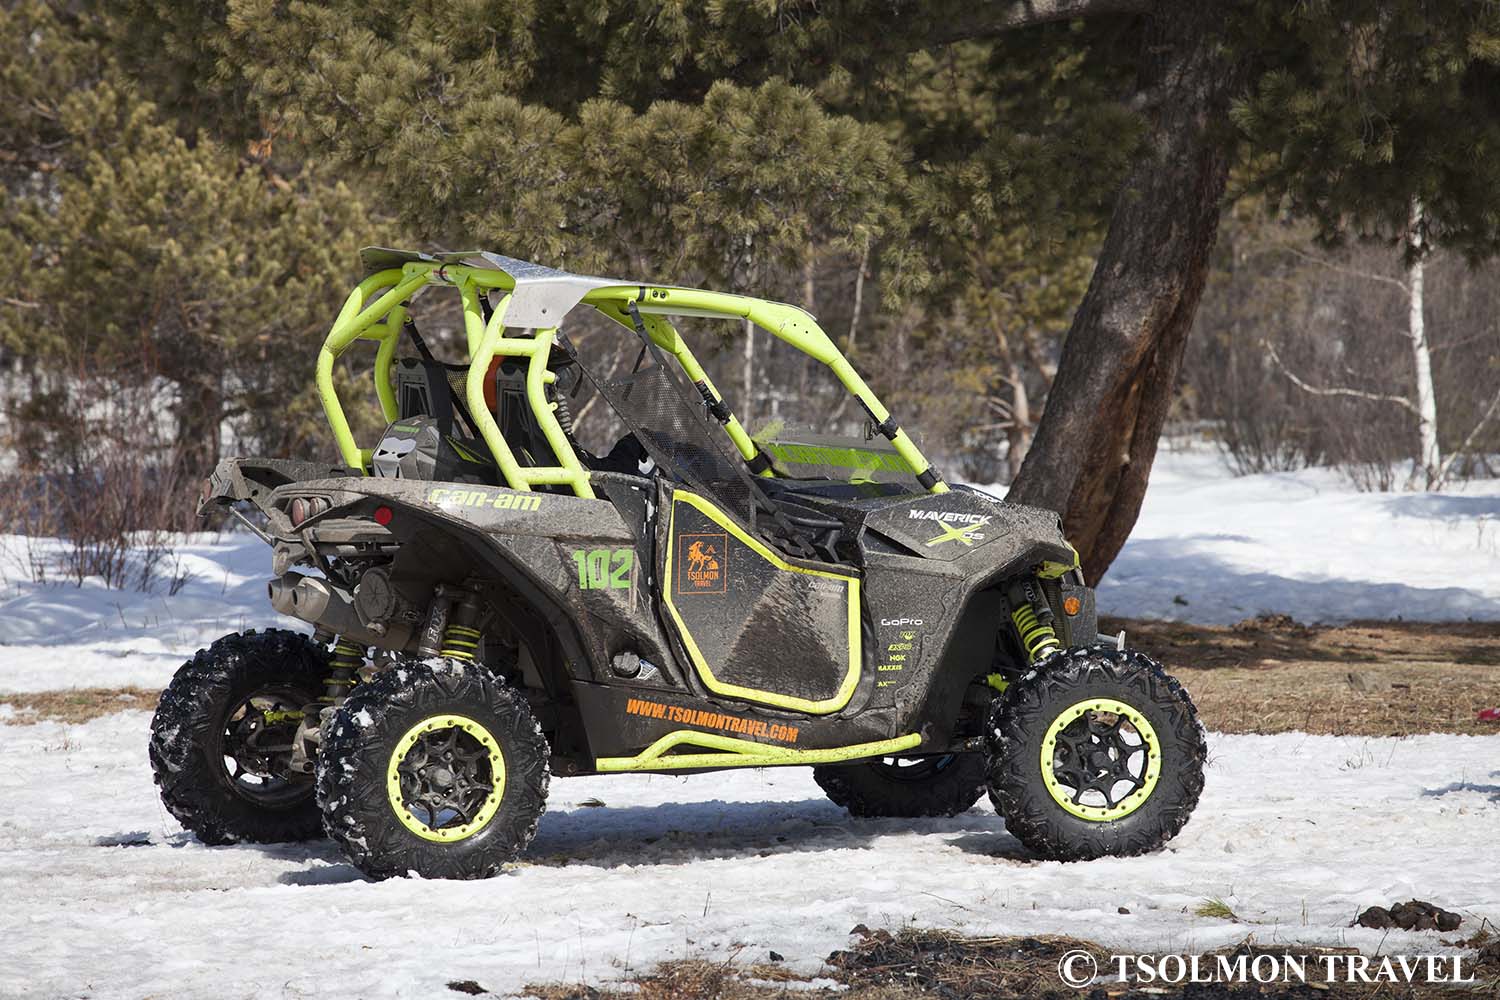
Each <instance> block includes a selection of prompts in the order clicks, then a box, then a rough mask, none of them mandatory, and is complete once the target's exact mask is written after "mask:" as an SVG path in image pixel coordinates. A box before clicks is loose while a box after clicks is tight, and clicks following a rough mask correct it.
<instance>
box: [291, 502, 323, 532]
mask: <svg viewBox="0 0 1500 1000" xmlns="http://www.w3.org/2000/svg"><path fill="white" fill-rule="evenodd" d="M330 506H331V504H329V502H328V501H327V500H326V499H324V498H323V497H297V498H295V499H294V500H292V505H291V507H289V508H287V516H288V517H289V518H291V521H292V527H294V528H297V527H301V526H302V522H304V521H306V520H308V519H309V518H314V517H317V516H318V515H319V514H321V513H323V512H324V511H325V510H327V509H328V508H329V507H330Z"/></svg>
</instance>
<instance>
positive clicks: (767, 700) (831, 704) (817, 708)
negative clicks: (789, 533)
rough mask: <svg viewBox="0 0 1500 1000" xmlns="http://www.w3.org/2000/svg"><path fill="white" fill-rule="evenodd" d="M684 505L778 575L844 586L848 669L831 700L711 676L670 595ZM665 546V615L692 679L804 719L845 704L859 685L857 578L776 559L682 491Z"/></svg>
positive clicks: (705, 503)
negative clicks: (685, 654)
mask: <svg viewBox="0 0 1500 1000" xmlns="http://www.w3.org/2000/svg"><path fill="white" fill-rule="evenodd" d="M679 501H680V502H682V503H685V504H687V505H688V506H690V507H693V508H695V509H697V510H698V511H699V512H700V513H702V514H703V515H704V516H705V517H707V518H708V519H709V520H710V521H713V522H714V523H715V524H717V525H718V526H719V527H721V528H723V529H724V530H725V531H727V532H729V533H730V534H732V535H734V537H736V538H738V539H739V540H740V541H742V542H744V543H745V544H746V545H747V546H749V547H750V548H751V549H752V550H754V551H755V553H756V554H757V555H759V556H760V557H761V558H762V559H765V560H766V561H767V562H769V563H770V564H771V565H773V566H775V567H776V568H777V569H779V570H784V571H786V572H790V573H803V574H806V575H807V576H821V577H827V578H828V579H830V580H841V581H843V582H844V583H846V584H847V590H848V594H849V601H848V609H849V614H848V618H849V620H848V625H847V627H848V641H849V669H848V670H847V671H846V672H845V674H844V679H843V682H842V683H840V684H839V688H838V690H837V691H835V692H834V694H833V696H832V697H831V698H824V699H822V700H821V701H812V700H810V699H807V698H797V697H794V696H792V695H788V694H779V693H777V692H775V691H762V690H759V689H757V688H748V687H741V686H740V685H738V684H730V683H728V682H727V681H721V680H719V679H718V678H717V677H715V676H714V672H713V668H712V667H711V666H710V665H709V663H708V660H707V659H706V658H705V657H704V656H703V651H702V650H700V649H699V648H698V643H697V642H696V641H695V640H694V639H693V636H692V632H691V631H690V630H689V629H688V626H687V622H685V621H683V618H682V614H681V613H680V612H679V611H678V610H677V605H676V604H675V603H673V601H672V594H673V592H674V591H675V589H676V588H675V586H674V584H673V576H672V556H673V549H675V548H676V546H677V504H678V502H679ZM667 533H668V535H669V540H668V541H669V544H668V545H667V561H666V572H665V574H664V576H665V579H664V581H663V590H664V593H665V595H666V604H667V610H668V611H669V612H671V615H672V620H673V621H674V622H676V623H677V631H678V634H679V635H681V637H682V644H683V646H684V647H686V648H687V651H688V656H689V657H690V658H691V659H692V661H693V666H694V667H695V668H696V669H697V671H698V676H699V677H701V678H702V679H703V683H704V685H705V686H706V687H707V688H708V689H709V690H710V691H712V692H713V693H714V694H719V695H724V696H725V697H727V698H742V699H744V700H746V701H755V702H760V703H761V704H764V705H775V706H776V707H777V708H785V709H789V710H791V711H794V712H807V713H808V714H809V715H827V714H829V713H830V712H837V711H839V710H840V709H842V708H843V707H844V706H845V705H847V704H849V699H850V698H852V697H854V689H855V688H856V687H858V686H859V670H860V660H861V657H860V630H859V577H856V576H846V575H845V574H842V573H830V572H828V571H827V570H820V569H807V568H805V567H802V566H794V565H792V564H791V563H789V562H787V561H786V560H785V559H782V558H781V556H779V555H778V554H777V553H775V552H774V551H772V550H771V549H769V548H767V547H766V546H765V545H764V544H762V543H761V541H760V540H759V539H757V538H755V537H754V536H752V535H750V534H748V533H747V532H745V531H743V530H742V529H741V528H740V526H739V525H737V524H735V523H734V522H733V521H731V520H730V519H729V518H727V517H725V516H724V515H723V514H722V513H721V512H720V511H719V509H718V508H717V507H715V506H714V505H713V504H712V503H710V502H709V501H707V500H705V499H704V498H703V497H701V496H698V495H697V494H696V493H690V492H688V491H686V490H678V491H677V492H676V493H674V494H673V495H672V516H671V522H670V525H669V528H668V532H667Z"/></svg>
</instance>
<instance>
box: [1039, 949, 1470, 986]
mask: <svg viewBox="0 0 1500 1000" xmlns="http://www.w3.org/2000/svg"><path fill="white" fill-rule="evenodd" d="M1469 958H1470V956H1466V955H1385V956H1370V955H1344V954H1340V955H1276V954H1270V953H1261V954H1259V955H1110V956H1109V957H1108V958H1107V959H1106V960H1105V961H1102V962H1101V961H1100V960H1099V959H1098V958H1096V957H1095V956H1094V955H1093V954H1092V953H1090V952H1087V951H1084V950H1082V949H1076V950H1074V951H1070V952H1068V953H1067V954H1065V955H1063V957H1062V958H1061V959H1059V960H1058V963H1057V976H1058V978H1059V979H1061V980H1062V981H1063V983H1064V984H1065V985H1067V986H1072V987H1074V988H1078V989H1081V988H1083V987H1085V986H1092V985H1094V984H1096V983H1098V982H1100V981H1101V979H1104V980H1115V981H1119V982H1130V983H1134V984H1136V985H1139V986H1150V985H1153V984H1157V985H1167V986H1179V985H1188V984H1200V983H1258V984H1260V985H1269V984H1272V983H1367V984H1371V985H1374V984H1378V983H1428V984H1437V983H1446V984H1451V985H1463V984H1465V983H1473V982H1474V981H1475V980H1474V976H1473V967H1472V965H1470V966H1467V967H1466V965H1465V962H1466V959H1469Z"/></svg>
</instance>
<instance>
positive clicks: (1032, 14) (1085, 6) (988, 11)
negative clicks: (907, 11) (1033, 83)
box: [932, 0, 1154, 45]
mask: <svg viewBox="0 0 1500 1000" xmlns="http://www.w3.org/2000/svg"><path fill="white" fill-rule="evenodd" d="M1153 6H1154V4H1152V3H1151V0H1012V2H1010V3H975V4H970V5H968V9H967V10H966V11H965V12H964V13H963V14H962V15H960V16H959V17H956V18H952V19H950V20H949V21H948V23H947V25H946V26H945V30H943V31H941V32H938V33H936V34H934V35H933V36H932V42H933V43H934V44H938V45H946V44H948V43H949V42H961V41H964V40H965V39H969V38H990V37H993V36H995V35H998V34H1000V33H1001V32H1004V31H1010V30H1012V29H1014V28H1029V27H1031V26H1033V25H1037V24H1050V23H1052V22H1054V21H1071V20H1073V19H1075V18H1084V17H1100V16H1103V15H1106V14H1146V13H1149V12H1150V11H1151V9H1152V8H1153Z"/></svg>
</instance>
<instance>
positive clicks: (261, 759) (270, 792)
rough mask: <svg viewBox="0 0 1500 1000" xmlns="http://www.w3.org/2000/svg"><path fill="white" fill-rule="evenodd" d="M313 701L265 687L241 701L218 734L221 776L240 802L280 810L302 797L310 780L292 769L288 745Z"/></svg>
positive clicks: (301, 694)
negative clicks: (306, 708)
mask: <svg viewBox="0 0 1500 1000" xmlns="http://www.w3.org/2000/svg"><path fill="white" fill-rule="evenodd" d="M310 701H311V698H310V697H309V696H308V695H307V694H306V693H304V692H300V691H294V690H291V689H290V688H265V689H262V690H260V691H256V692H255V693H253V694H251V695H248V696H247V697H245V698H243V699H241V700H240V701H239V703H238V704H236V705H235V706H234V708H233V709H231V710H230V712H229V714H228V716H227V717H226V718H225V719H224V725H223V728H222V731H221V734H220V746H219V759H220V760H221V761H222V764H223V766H222V768H221V772H220V774H221V777H222V778H223V780H224V782H225V783H226V784H227V785H228V786H229V788H230V789H231V790H232V791H233V792H234V793H235V794H236V795H238V796H239V797H240V798H242V799H245V800H246V801H248V802H253V803H255V804H256V805H259V806H265V807H268V808H278V807H285V806H288V805H292V804H294V803H296V802H299V801H301V800H302V799H304V798H306V797H307V795H308V794H309V793H310V792H311V790H312V782H311V781H309V780H308V777H307V776H306V775H301V774H295V773H293V772H292V770H291V763H292V745H293V741H294V740H295V739H296V737H297V730H298V728H299V727H300V725H301V723H302V710H303V707H304V706H306V705H307V704H308V703H309V702H310Z"/></svg>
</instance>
